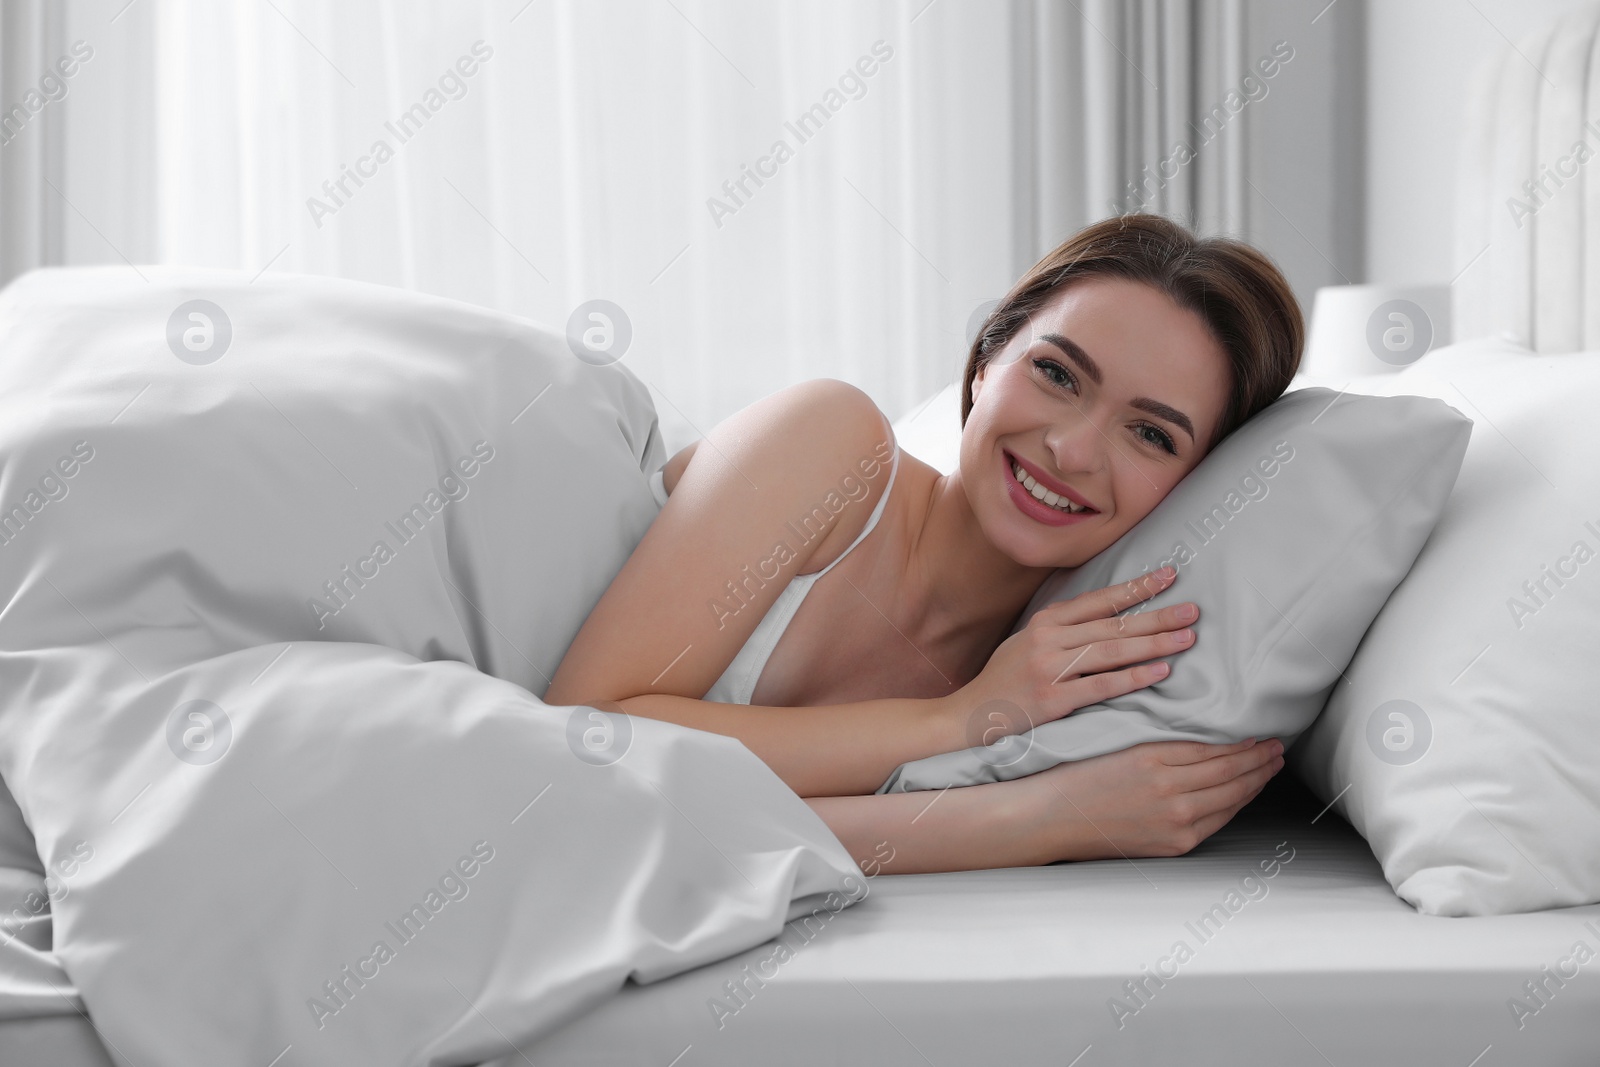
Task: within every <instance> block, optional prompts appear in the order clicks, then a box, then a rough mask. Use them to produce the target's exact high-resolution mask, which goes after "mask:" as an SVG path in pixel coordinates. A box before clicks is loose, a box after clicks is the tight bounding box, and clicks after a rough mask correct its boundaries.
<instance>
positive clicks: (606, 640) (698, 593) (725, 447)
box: [545, 379, 893, 704]
mask: <svg viewBox="0 0 1600 1067" xmlns="http://www.w3.org/2000/svg"><path fill="white" fill-rule="evenodd" d="M892 433H893V428H892V427H891V426H890V425H889V423H888V420H886V419H884V418H883V417H882V414H881V413H880V412H879V411H878V408H877V405H875V404H873V402H872V400H871V398H869V397H868V396H867V395H866V394H865V393H864V392H862V391H861V390H859V389H857V388H856V387H855V386H853V385H849V384H848V383H846V382H840V381H835V380H832V379H818V380H816V381H808V382H802V383H800V384H798V385H795V386H791V387H789V388H787V389H783V390H780V391H779V392H777V393H774V394H772V395H771V396H768V397H764V398H762V399H761V400H758V401H756V402H755V403H754V404H751V405H749V406H748V407H745V408H743V409H741V410H739V411H738V412H735V413H734V414H733V415H730V416H729V417H728V418H726V419H724V420H723V421H722V422H720V423H718V424H717V425H716V427H714V428H713V429H712V430H711V432H710V433H709V434H707V435H706V437H705V439H704V440H702V441H700V442H697V447H696V448H695V449H694V450H693V452H692V454H691V457H690V459H688V460H687V461H686V462H685V463H684V464H683V469H682V470H681V471H678V472H674V476H673V477H668V476H666V475H664V476H663V481H664V482H665V483H666V486H667V488H668V490H669V491H670V492H671V495H670V496H669V497H668V499H667V503H666V504H665V505H664V506H663V507H662V509H661V512H660V514H659V515H657V516H656V518H655V520H654V521H653V522H652V523H651V524H650V527H649V529H647V530H646V531H645V534H644V537H643V538H642V539H641V540H640V542H639V544H638V546H637V547H636V548H635V549H634V551H633V554H632V555H631V556H629V558H628V561H627V562H626V563H625V564H624V565H623V568H622V570H621V571H620V572H619V573H618V575H617V576H616V578H615V579H614V580H613V581H612V583H611V586H610V588H608V589H607V590H606V592H605V595H604V596H602V597H601V598H600V602H599V603H598V604H596V605H595V608H594V610H593V611H591V612H590V614H589V617H588V619H586V620H585V622H584V624H583V627H582V629H580V630H579V632H578V634H577V636H576V637H575V638H574V640H573V642H572V645H571V646H570V647H569V648H568V650H567V653H566V656H565V657H564V658H563V660H562V662H561V664H560V667H559V668H558V670H557V671H556V674H555V677H554V678H553V679H552V681H551V684H550V687H549V689H548V691H547V693H546V694H545V699H546V700H547V701H549V702H552V703H557V704H565V703H579V702H585V701H592V700H594V699H607V700H622V699H626V698H627V697H630V696H637V695H640V694H643V693H673V694H676V695H679V696H687V697H693V698H695V699H700V698H701V697H702V696H703V695H704V694H705V692H706V691H707V690H708V689H709V688H710V686H711V684H712V683H713V682H714V681H716V679H717V677H718V676H719V675H721V674H722V672H723V671H724V670H726V669H727V667H728V664H729V663H731V662H732V661H733V658H734V655H735V654H736V653H737V652H738V650H739V649H740V648H742V647H743V646H744V643H745V642H746V641H747V640H749V637H750V635H751V633H752V632H754V630H755V627H756V624H757V623H758V622H759V621H760V620H761V618H762V617H763V616H764V615H765V614H766V613H767V611H768V610H769V609H770V608H771V607H772V605H773V603H774V602H775V601H776V600H777V597H778V594H779V593H781V592H782V591H783V588H784V587H785V586H786V585H787V584H788V582H789V581H790V580H791V579H792V578H793V577H794V576H795V575H796V574H798V573H800V572H802V571H805V570H807V568H808V567H809V565H810V564H811V561H812V560H813V559H816V558H827V557H826V556H822V557H819V556H818V553H819V551H820V552H827V551H833V550H832V549H831V548H828V547H825V546H831V545H833V544H835V543H836V542H838V541H839V540H840V539H841V538H846V537H853V536H854V535H855V534H856V533H857V532H859V531H860V530H861V529H862V528H863V524H864V523H865V521H866V517H867V513H868V512H870V511H871V507H870V506H868V507H848V506H846V505H847V504H849V503H850V502H852V501H861V500H869V501H870V500H871V499H872V498H873V495H874V493H881V492H882V489H883V486H884V485H885V484H886V483H887V481H888V478H887V474H886V473H884V472H885V471H886V470H887V466H888V461H889V459H890V458H891V456H892V449H893V441H892ZM680 456H681V453H680ZM678 458H679V457H674V462H676V461H677V459H678ZM844 543H848V541H845V542H844Z"/></svg>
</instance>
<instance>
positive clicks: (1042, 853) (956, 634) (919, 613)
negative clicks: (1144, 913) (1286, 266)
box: [545, 215, 1304, 873]
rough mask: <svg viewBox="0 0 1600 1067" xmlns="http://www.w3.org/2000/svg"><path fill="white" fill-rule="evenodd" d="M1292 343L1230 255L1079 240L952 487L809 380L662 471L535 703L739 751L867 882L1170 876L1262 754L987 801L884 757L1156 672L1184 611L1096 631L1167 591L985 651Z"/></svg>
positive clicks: (1046, 626)
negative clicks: (642, 519) (796, 803)
mask: <svg viewBox="0 0 1600 1067" xmlns="http://www.w3.org/2000/svg"><path fill="white" fill-rule="evenodd" d="M1303 337H1304V328H1303V324H1302V320H1301V315H1300V310H1299V307H1298V305H1297V304H1296V302H1295V299H1294V296H1293V294H1292V292H1291V291H1290V289H1289V287H1288V284H1287V283H1286V282H1285V281H1284V278H1283V276H1282V275H1281V274H1280V273H1279V272H1278V270H1277V268H1276V267H1275V266H1274V265H1273V264H1272V262H1271V261H1270V260H1268V259H1267V258H1266V257H1265V256H1264V255H1262V254H1261V253H1260V252H1258V251H1256V250H1255V249H1253V248H1250V247H1249V246H1247V245H1244V244H1242V243H1239V242H1236V241H1232V240H1228V239H1222V238H1209V239H1204V240H1200V239H1196V238H1195V237H1194V236H1193V235H1192V234H1190V233H1189V232H1188V231H1187V230H1185V229H1184V228H1183V227H1182V226H1180V225H1178V224H1176V223H1173V222H1171V221H1168V220H1166V219H1163V218H1161V217H1159V216H1153V215H1130V216H1122V217H1119V218H1112V219H1108V220H1105V221H1103V222H1100V223H1096V224H1095V225H1092V226H1090V227H1088V228H1087V229H1085V230H1083V231H1081V232H1079V233H1078V234H1076V235H1075V236H1073V237H1071V238H1070V239H1068V240H1067V241H1066V242H1065V243H1063V244H1062V245H1061V246H1060V247H1059V248H1057V249H1056V250H1055V251H1053V252H1051V253H1050V254H1049V255H1047V256H1046V257H1045V258H1044V259H1043V260H1041V261H1040V262H1039V263H1038V264H1037V265H1036V266H1035V267H1034V268H1033V269H1032V270H1030V271H1029V272H1028V273H1027V275H1026V276H1025V277H1023V278H1022V279H1021V280H1020V281H1019V282H1017V284H1016V285H1015V286H1014V287H1013V288H1012V290H1011V292H1010V293H1008V294H1007V295H1006V297H1005V299H1004V300H1002V301H1001V302H1000V304H999V306H998V307H997V308H996V309H995V310H994V312H993V313H992V314H991V315H990V316H989V318H988V320H987V322H986V324H985V325H984V328H983V330H982V331H981V333H980V336H979V337H978V339H977V340H976V341H975V342H974V344H973V346H972V349H971V351H970V353H969V354H968V359H967V367H966V375H965V382H964V386H963V394H962V403H961V418H962V437H961V461H960V466H959V469H957V470H955V471H953V472H951V473H950V474H941V473H940V472H939V471H937V470H935V469H933V468H932V467H930V466H928V465H927V464H925V463H923V462H921V461H919V460H917V459H916V458H915V457H913V456H910V455H907V454H905V453H903V452H901V451H900V450H899V449H898V447H897V446H896V445H895V444H894V441H893V434H892V431H891V430H890V429H889V426H888V421H887V420H886V419H885V418H884V416H883V414H882V413H881V412H880V411H879V410H878V409H877V407H876V406H875V405H874V404H873V402H872V400H871V399H870V398H869V397H867V395H866V394H865V393H863V392H862V391H861V390H859V389H856V388H855V387H853V386H850V385H848V384H846V383H843V382H839V381H835V380H831V379H820V380H816V381H809V382H804V383H802V384H800V385H796V386H792V387H790V388H787V389H784V390H781V391H779V392H778V393H775V394H774V395H772V396H770V397H767V398H765V399H763V400H760V401H757V402H756V403H754V404H751V405H750V406H749V407H747V408H745V409H744V410H742V411H740V412H738V413H737V414H735V415H733V416H731V417H729V418H728V419H727V420H725V421H724V422H722V423H721V424H720V425H718V426H717V427H716V428H715V429H714V430H713V431H712V432H711V433H710V434H708V435H707V436H706V437H705V438H704V439H702V440H700V441H697V442H695V443H694V444H693V445H691V446H689V447H688V448H686V449H684V450H683V451H682V452H680V453H678V454H677V455H676V456H674V457H673V458H672V459H671V461H669V462H668V463H667V465H666V466H665V468H663V470H662V472H661V474H660V476H659V478H660V483H661V488H662V489H663V490H664V491H665V492H666V493H668V494H670V495H668V496H667V497H666V500H665V503H664V506H663V507H662V510H661V513H660V515H659V516H658V517H657V518H656V520H655V522H654V523H653V524H652V525H651V527H650V529H649V530H648V531H647V532H646V533H645V536H644V537H643V539H642V540H641V541H640V543H639V545H638V547H637V548H636V549H635V551H634V553H633V555H632V556H631V557H630V558H629V560H628V562H627V564H626V565H625V566H624V567H623V568H622V570H621V572H620V573H618V575H617V577H616V579H615V580H614V581H613V582H612V584H611V586H610V588H609V589H608V590H607V591H606V593H605V596H604V597H602V598H601V600H600V602H599V603H598V604H597V605H596V607H595V609H594V611H593V613H592V614H590V616H589V618H588V619H587V620H586V621H585V623H584V625H583V628H582V629H581V630H580V631H579V633H578V635H577V638H576V639H575V640H574V641H573V643H572V646H571V648H570V649H569V651H568V652H567V655H566V657H565V658H564V659H563V660H562V662H561V665H560V668H559V669H558V670H557V672H556V675H555V678H554V679H553V680H552V682H551V685H550V688H549V690H548V691H547V693H546V694H545V700H546V702H547V703H551V704H559V705H576V704H591V705H593V704H597V703H602V702H604V703H606V704H608V705H611V706H613V707H614V708H615V707H619V708H620V710H622V711H625V712H627V713H628V714H630V715H638V716H646V717H649V718H656V719H666V720H670V721H672V722H676V723H681V724H683V725H686V726H692V727H695V728H697V729H702V730H709V731H713V732H716V733H721V734H727V735H730V736H733V737H736V738H738V739H739V740H740V741H742V742H743V743H744V744H745V745H746V746H747V747H748V748H749V749H750V750H751V751H752V752H754V753H755V754H756V755H757V756H759V757H760V758H761V759H763V760H764V761H765V762H766V763H767V764H768V765H769V766H770V767H771V768H772V769H773V771H775V772H776V773H777V774H778V775H779V776H780V777H782V778H783V780H784V781H785V782H787V783H788V784H789V786H790V787H791V788H793V789H794V790H795V791H796V792H797V793H799V794H800V795H801V796H802V797H805V798H807V801H808V803H810V804H811V806H812V807H813V809H814V810H815V811H816V812H817V814H818V815H819V816H821V818H822V819H823V820H824V821H826V822H827V824H828V825H829V827H831V828H832V829H833V831H834V833H835V834H837V835H838V837H839V839H840V840H841V841H842V842H843V843H844V844H845V846H846V847H847V848H848V849H849V850H850V851H851V853H852V854H853V855H854V856H855V857H856V859H857V861H858V862H860V863H862V864H863V866H867V865H869V864H875V865H877V866H878V867H879V868H880V869H884V870H888V871H890V873H911V872H919V871H940V870H964V869H971V868H980V867H1002V866H1018V865H1029V864H1042V863H1051V862H1055V861H1058V860H1076V859H1098V858H1111V857H1116V856H1128V857H1134V856H1174V855H1181V854H1182V853H1185V852H1187V851H1189V850H1190V849H1192V848H1193V847H1194V846H1195V845H1196V844H1198V843H1199V842H1200V841H1202V840H1204V839H1205V838H1206V837H1208V836H1210V835H1211V834H1212V833H1214V832H1216V831H1217V830H1218V829H1219V828H1221V827H1222V826H1223V825H1224V824H1226V823H1227V821H1228V820H1229V819H1231V818H1232V817H1233V815H1234V813H1236V812H1237V811H1238V810H1239V809H1240V808H1241V807H1243V806H1244V805H1245V804H1246V803H1248V802H1249V800H1250V799H1251V798H1253V797H1254V796H1255V795H1256V794H1257V793H1258V792H1259V791H1260V790H1261V788H1262V786H1264V785H1265V784H1266V782H1267V780H1268V779H1269V778H1270V777H1271V776H1272V775H1273V774H1275V773H1277V771H1278V770H1279V769H1280V768H1281V767H1282V765H1283V761H1282V755H1281V754H1282V746H1281V744H1280V743H1279V742H1278V741H1276V740H1269V741H1264V742H1261V743H1256V741H1255V739H1250V740H1247V741H1245V742H1243V743H1241V744H1235V745H1206V744H1201V743H1198V742H1188V741H1159V742H1152V743H1148V744H1143V745H1138V746H1135V747H1133V748H1130V749H1127V750H1124V751H1121V752H1114V753H1110V754H1107V755H1104V756H1099V757H1096V758H1093V759H1086V760H1080V761H1077V762H1073V763H1065V764H1062V765H1060V766H1058V767H1055V768H1053V769H1051V770H1047V771H1043V772H1041V773H1038V774H1034V775H1029V776H1027V777H1024V778H1020V779H1017V780H1015V781H1010V782H998V783H993V784H986V785H978V786H971V787H967V788H962V789H951V790H948V791H945V792H942V793H931V792H929V793H897V794H886V795H881V796H880V795H875V794H874V791H875V790H876V789H877V788H878V786H879V785H881V784H882V783H883V781H884V779H886V778H887V777H888V776H889V774H890V772H891V771H893V770H894V768H895V767H897V766H899V765H900V764H902V763H905V762H907V761H909V760H914V759H920V758H922V757H925V756H930V755H933V754H935V753H939V752H948V751H954V750H957V749H960V748H964V747H967V746H968V745H969V744H971V743H973V741H974V739H975V737H977V736H978V735H980V734H981V735H983V740H984V741H985V742H992V741H993V740H995V738H996V737H997V736H999V734H1000V733H1005V732H1014V731H1017V730H1023V729H1027V728H1028V721H1027V719H1031V720H1032V722H1033V723H1035V724H1037V723H1039V722H1046V721H1050V720H1052V719H1056V718H1060V717H1061V716H1064V715H1067V714H1069V713H1071V712H1072V711H1073V710H1074V709H1076V708H1080V707H1085V706H1087V705H1090V704H1094V703H1097V702H1100V701H1102V700H1105V699H1107V698H1109V697H1112V696H1116V695H1121V694H1125V693H1129V692H1133V691H1134V690H1137V689H1140V688H1143V687H1144V686H1147V685H1150V684H1151V683H1153V682H1155V681H1157V680H1158V679H1160V678H1161V677H1163V676H1164V675H1165V674H1166V671H1167V670H1168V669H1169V668H1168V665H1167V664H1166V663H1165V662H1162V660H1161V657H1163V656H1168V655H1171V654H1172V653H1175V652H1178V651H1181V650H1182V649H1184V648H1187V647H1190V645H1191V644H1192V643H1193V641H1194V640H1195V638H1194V635H1193V631H1192V629H1191V624H1192V623H1193V622H1194V621H1195V620H1196V619H1197V618H1198V614H1199V611H1198V607H1197V606H1196V605H1194V604H1179V605H1173V606H1170V607H1167V608H1164V609H1162V610H1160V611H1151V612H1138V613H1132V614H1127V615H1123V614H1119V613H1121V612H1122V611H1123V610H1124V609H1126V608H1129V607H1131V606H1133V605H1135V604H1137V603H1139V602H1141V601H1143V600H1145V599H1148V598H1149V597H1150V596H1152V595H1154V593H1155V592H1157V591H1159V590H1160V589H1162V588H1165V587H1166V586H1167V585H1169V584H1171V582H1172V581H1173V580H1174V576H1173V575H1171V574H1170V573H1168V574H1160V573H1155V572H1153V573H1152V574H1151V575H1148V576H1146V577H1145V578H1143V579H1139V580H1136V581H1133V582H1129V583H1126V584H1125V585H1122V586H1117V587H1112V588H1109V589H1102V590H1098V591H1095V592H1091V593H1086V594H1084V595H1082V596H1079V597H1077V598H1075V599H1073V600H1070V601H1065V602H1062V603H1057V604H1053V605H1050V606H1048V607H1046V608H1044V609H1043V610H1040V611H1039V612H1037V613H1036V614H1035V615H1034V616H1033V617H1032V618H1031V619H1030V620H1028V624H1027V626H1026V628H1024V629H1023V630H1021V631H1020V632H1018V633H1017V634H1015V635H1012V636H1010V637H1007V634H1008V633H1009V632H1010V630H1011V628H1012V626H1013V625H1015V623H1016V622H1017V620H1018V618H1019V616H1020V615H1021V613H1022V610H1023V608H1024V607H1026V605H1027V603H1028V601H1029V600H1030V599H1031V598H1032V597H1033V594H1034V593H1035V591H1036V590H1037V589H1038V587H1039V585H1040V583H1042V582H1043V581H1044V579H1045V578H1046V577H1047V576H1048V575H1049V574H1050V573H1051V572H1052V571H1054V570H1055V569H1057V568H1060V567H1067V568H1071V567H1077V566H1079V565H1081V564H1082V563H1084V562H1085V561H1086V560H1088V559H1090V558H1091V557H1093V556H1094V555H1095V554H1097V553H1098V552H1100V551H1101V550H1102V549H1105V548H1106V547H1108V546H1109V545H1111V544H1112V543H1113V542H1115V541H1116V540H1117V539H1118V538H1119V537H1121V536H1122V535H1123V534H1124V533H1126V532H1127V531H1128V530H1129V529H1131V528H1132V527H1133V526H1134V524H1135V523H1137V522H1138V521H1139V520H1140V519H1142V518H1144V516H1145V515H1147V514H1149V513H1150V511H1151V509H1153V508H1154V507H1155V506H1156V504H1158V503H1159V502H1160V501H1161V499H1162V498H1163V497H1165V496H1166V494H1167V493H1168V492H1170V491H1171V490H1172V488H1173V487H1174V486H1175V485H1177V484H1178V482H1179V480H1180V479H1182V478H1183V476H1184V475H1186V474H1187V473H1188V472H1189V471H1191V470H1193V469H1194V468H1195V466H1196V465H1197V464H1199V462H1200V460H1201V459H1202V458H1203V457H1204V456H1205V455H1206V453H1207V452H1208V451H1209V450H1210V449H1211V448H1212V447H1213V446H1214V445H1215V444H1216V443H1217V442H1218V441H1219V440H1221V439H1222V438H1223V437H1224V436H1226V435H1227V434H1228V433H1230V432H1232V431H1233V430H1234V429H1235V428H1236V427H1238V426H1239V425H1240V424H1241V423H1243V422H1244V421H1245V420H1246V419H1248V418H1250V416H1252V415H1254V414H1255V413H1256V412H1257V411H1259V410H1261V409H1262V408H1263V407H1265V406H1266V405H1268V404H1270V403H1271V402H1272V401H1273V400H1275V399H1277V398H1278V397H1279V396H1280V395H1281V394H1282V393H1283V391H1284V390H1285V389H1286V388H1287V386H1288V384H1289V380H1290V379H1291V378H1292V377H1293V376H1294V373H1295V370H1296V368H1297V367H1298V365H1299V361H1300V352H1301V347H1302V343H1303ZM1177 669H1178V670H1182V669H1183V667H1182V662H1181V660H1180V661H1179V663H1178V664H1177ZM1013 706H1014V707H1016V708H1019V709H1021V711H1022V715H1013V716H1010V717H1008V718H1007V719H1006V720H1005V722H1004V723H1002V724H1000V725H999V726H994V725H992V724H990V723H988V722H987V721H985V720H986V718H987V711H988V710H992V709H995V708H1004V707H1013ZM1023 716H1026V719H1024V718H1023ZM975 726H976V727H977V730H976V732H975ZM985 731H986V732H985ZM889 855H892V856H893V861H892V862H890V863H888V864H887V865H885V864H884V862H883V861H884V858H885V857H886V856H889Z"/></svg>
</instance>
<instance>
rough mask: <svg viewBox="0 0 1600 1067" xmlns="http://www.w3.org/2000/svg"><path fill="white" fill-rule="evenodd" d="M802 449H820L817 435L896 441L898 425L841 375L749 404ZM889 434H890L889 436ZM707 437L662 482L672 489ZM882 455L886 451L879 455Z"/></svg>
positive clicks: (683, 452) (669, 467) (675, 460)
mask: <svg viewBox="0 0 1600 1067" xmlns="http://www.w3.org/2000/svg"><path fill="white" fill-rule="evenodd" d="M745 413H750V414H753V415H756V416H757V417H758V418H760V419H761V421H762V424H763V425H764V426H767V427H770V430H771V432H772V433H773V434H774V435H775V436H776V437H778V438H779V439H780V440H781V441H783V442H785V443H786V444H788V445H789V446H791V447H792V448H793V450H794V451H795V452H796V453H797V454H802V455H804V454H815V448H816V446H817V444H818V441H817V438H818V437H821V438H823V439H824V441H825V442H838V441H857V440H865V438H862V437H861V436H860V435H861V434H865V435H866V438H871V441H870V442H868V445H869V448H870V447H871V445H875V444H878V443H880V442H882V441H885V440H890V441H892V434H893V429H892V427H890V426H889V420H888V419H887V418H885V417H884V414H883V412H882V411H881V410H879V408H878V405H877V404H876V402H874V401H873V399H872V397H871V396H869V395H868V394H867V393H866V391H865V390H863V389H861V388H859V387H858V386H854V385H851V384H850V383H849V382H846V381H841V380H839V379H837V378H813V379H811V380H809V381H804V382H798V383H796V384H795V385H791V386H788V387H786V388H783V389H780V390H778V391H777V392H776V393H773V394H772V395H771V396H767V397H763V398H762V399H760V400H758V401H756V402H755V403H753V404H750V405H748V406H747V407H745V408H743V409H742V410H741V412H740V414H741V415H743V414H745ZM886 434H887V436H886ZM703 443H704V439H703V438H702V439H700V440H696V441H692V442H690V443H689V444H688V445H686V446H685V447H684V448H682V449H680V450H679V451H678V452H677V454H675V455H674V456H673V457H672V458H671V459H669V460H668V461H667V463H666V465H665V466H664V467H663V468H662V470H661V477H662V482H663V484H664V485H665V487H666V490H667V492H668V493H669V494H670V493H671V492H672V490H673V488H674V487H675V486H676V485H677V484H678V479H679V478H681V477H683V472H684V471H685V470H687V469H688V466H689V463H690V461H691V460H692V459H693V458H694V455H695V453H696V451H698V450H699V448H700V446H701V445H702V444H703ZM879 458H880V459H881V458H883V457H881V456H880V457H879Z"/></svg>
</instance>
